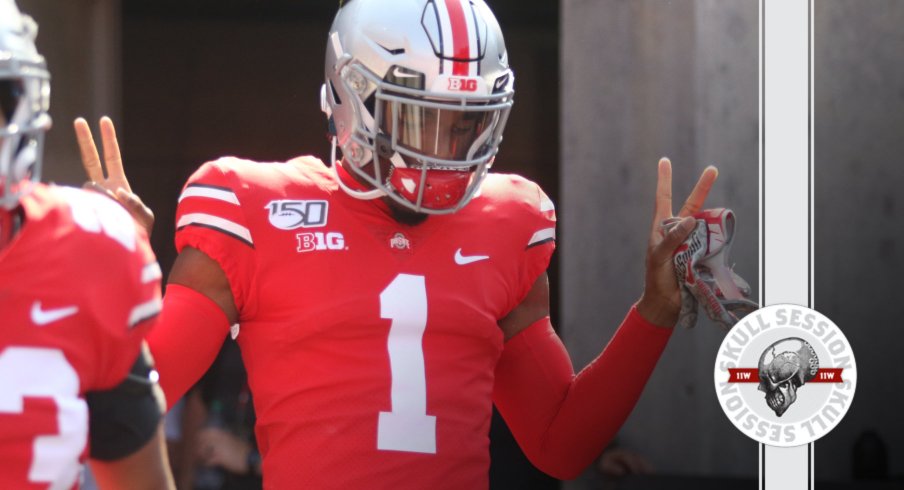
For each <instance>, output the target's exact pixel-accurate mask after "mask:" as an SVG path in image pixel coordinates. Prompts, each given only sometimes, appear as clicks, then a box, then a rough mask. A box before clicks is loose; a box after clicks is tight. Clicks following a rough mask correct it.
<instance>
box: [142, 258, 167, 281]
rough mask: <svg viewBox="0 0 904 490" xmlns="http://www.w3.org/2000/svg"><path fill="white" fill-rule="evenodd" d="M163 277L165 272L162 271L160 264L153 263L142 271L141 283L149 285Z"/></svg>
mask: <svg viewBox="0 0 904 490" xmlns="http://www.w3.org/2000/svg"><path fill="white" fill-rule="evenodd" d="M162 276H163V272H162V271H161V270H160V264H158V263H157V262H151V263H150V264H148V265H146V266H144V268H143V269H141V283H142V284H147V283H149V282H151V281H154V280H156V279H160V278H161V277H162Z"/></svg>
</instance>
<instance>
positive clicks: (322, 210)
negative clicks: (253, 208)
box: [265, 200, 329, 230]
mask: <svg viewBox="0 0 904 490" xmlns="http://www.w3.org/2000/svg"><path fill="white" fill-rule="evenodd" d="M265 209H267V210H268V211H269V212H270V224H271V225H273V226H274V227H276V228H279V229H280V230H294V229H296V228H314V227H319V226H326V215H327V211H328V210H329V203H327V202H326V201H292V200H279V201H270V203H269V204H267V206H266V207H265Z"/></svg>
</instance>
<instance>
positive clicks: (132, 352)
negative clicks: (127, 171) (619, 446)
mask: <svg viewBox="0 0 904 490" xmlns="http://www.w3.org/2000/svg"><path fill="white" fill-rule="evenodd" d="M21 203H22V207H23V209H24V212H25V223H24V225H23V226H22V228H21V230H19V233H18V235H16V237H15V238H14V239H13V241H12V242H11V243H10V244H8V245H7V246H6V247H5V248H3V249H0V325H2V328H0V488H34V489H39V488H40V489H46V488H60V489H63V488H72V487H74V486H75V485H76V481H77V477H78V473H79V470H80V463H79V461H80V459H81V458H82V456H83V455H84V453H85V447H86V443H87V434H88V408H87V405H86V403H85V401H84V398H83V395H84V394H85V393H86V392H89V391H94V390H103V389H108V388H112V387H114V386H116V385H117V384H119V383H120V382H121V381H122V380H123V379H124V378H125V376H126V375H127V374H128V372H129V370H130V369H131V367H132V364H133V363H134V362H135V359H136V358H137V357H138V353H139V349H140V346H141V339H142V337H143V335H144V334H145V333H146V330H147V329H148V328H149V327H150V324H151V323H152V321H151V319H152V318H153V317H154V316H156V314H157V313H158V312H159V310H160V267H159V266H158V265H157V262H156V259H155V258H154V255H153V253H152V252H151V248H150V245H149V244H148V241H147V237H146V235H145V233H144V231H143V230H139V229H137V227H136V225H135V223H134V221H133V220H132V217H131V216H129V214H128V213H127V212H126V211H125V210H124V209H123V208H122V207H121V206H119V205H118V204H116V203H115V202H114V201H112V200H111V199H109V198H107V197H104V196H101V195H100V194H97V193H93V192H86V191H82V190H79V189H73V188H66V187H53V186H45V185H41V184H37V185H35V186H34V188H33V189H32V190H31V192H30V193H28V194H27V195H26V196H24V197H23V198H22V199H21Z"/></svg>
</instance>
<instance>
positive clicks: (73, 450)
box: [0, 347, 88, 490]
mask: <svg viewBox="0 0 904 490" xmlns="http://www.w3.org/2000/svg"><path fill="white" fill-rule="evenodd" d="M0 387H2V390H0V413H10V414H23V412H24V409H25V406H24V399H25V397H32V396H34V397H50V398H53V400H54V401H55V402H56V408H57V410H56V411H57V428H58V434H56V435H39V436H36V437H35V438H34V441H33V443H32V447H31V450H32V454H33V456H32V461H31V468H29V470H28V481H30V482H32V483H50V484H51V485H50V488H51V489H52V490H57V489H59V490H62V489H68V488H72V485H73V484H74V483H75V481H76V479H77V478H78V473H79V455H80V454H81V452H82V450H83V449H84V448H85V442H86V440H87V435H88V407H87V405H86V404H85V402H84V400H82V399H80V398H78V391H79V379H78V373H76V371H75V369H74V368H73V367H72V365H71V364H69V361H67V360H66V357H65V356H64V355H63V353H62V352H61V351H59V350H57V349H47V348H38V347H8V348H6V349H5V350H3V352H2V353H0ZM23 415H24V414H23Z"/></svg>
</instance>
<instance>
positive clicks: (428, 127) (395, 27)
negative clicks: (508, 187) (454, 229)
mask: <svg viewBox="0 0 904 490" xmlns="http://www.w3.org/2000/svg"><path fill="white" fill-rule="evenodd" d="M513 87H514V75H513V74H512V71H511V70H510V69H509V67H508V55H507V53H506V50H505V43H504V41H503V39H502V31H501V30H500V28H499V23H498V22H497V21H496V18H495V16H494V15H493V13H492V12H491V11H490V9H489V7H488V6H487V5H486V4H485V3H484V1H483V0H393V1H391V2H387V1H385V0H351V1H348V2H346V3H345V5H344V6H342V7H340V9H339V13H338V14H337V15H336V19H335V20H334V21H333V26H332V28H331V29H330V36H329V41H328V43H327V50H326V83H325V84H324V85H323V87H322V89H321V104H322V109H323V111H324V112H325V113H326V115H327V117H328V119H329V123H330V130H331V132H332V133H333V135H334V138H333V151H334V154H333V162H334V163H335V160H336V158H335V149H336V146H337V145H338V146H339V147H340V148H341V149H342V154H343V159H344V160H343V168H344V169H346V170H348V171H349V172H353V173H354V174H355V175H357V176H358V177H359V180H364V181H366V182H367V183H369V184H370V185H371V186H372V187H373V189H370V190H356V189H352V188H351V187H350V186H348V185H347V184H345V183H343V182H342V179H339V182H340V185H341V186H342V187H343V189H344V190H345V191H346V192H348V193H349V194H351V195H352V196H354V197H357V198H360V199H373V198H376V197H381V196H389V197H391V198H392V199H394V200H395V201H396V202H398V203H400V204H401V205H403V206H405V207H407V208H410V209H412V210H414V211H416V212H421V213H430V214H444V213H451V212H455V211H457V210H458V209H461V208H462V207H463V206H464V205H465V204H467V203H468V201H469V200H470V199H471V197H473V196H474V194H475V193H476V192H477V189H478V188H479V187H480V183H481V182H482V181H483V178H484V177H485V176H486V173H487V171H488V170H489V168H490V166H491V165H492V163H493V159H494V157H495V155H496V152H497V151H498V149H499V143H500V142H501V141H502V131H503V129H504V128H505V123H506V120H507V118H508V114H509V110H510V109H511V107H512V100H513V96H514V88H513Z"/></svg>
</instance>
